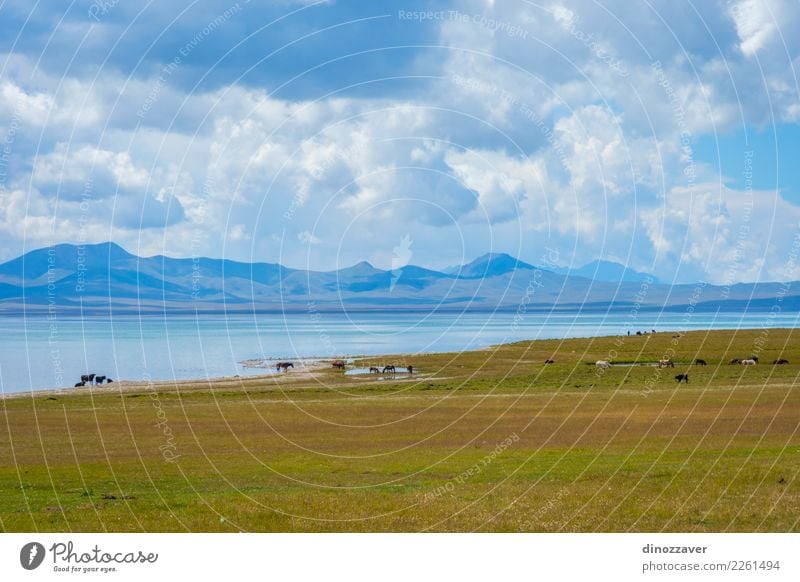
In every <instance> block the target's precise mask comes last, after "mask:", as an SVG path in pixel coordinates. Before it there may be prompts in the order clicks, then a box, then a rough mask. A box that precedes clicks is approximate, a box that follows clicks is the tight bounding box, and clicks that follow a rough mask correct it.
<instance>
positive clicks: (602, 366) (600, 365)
mask: <svg viewBox="0 0 800 582" xmlns="http://www.w3.org/2000/svg"><path fill="white" fill-rule="evenodd" d="M594 365H595V367H596V368H597V369H598V370H606V369H608V368H610V367H611V362H609V361H607V360H597V361H596V362H595V363H594Z"/></svg>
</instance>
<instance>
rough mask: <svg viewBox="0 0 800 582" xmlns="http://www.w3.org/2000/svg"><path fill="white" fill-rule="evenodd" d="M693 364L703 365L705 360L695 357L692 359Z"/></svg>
mask: <svg viewBox="0 0 800 582" xmlns="http://www.w3.org/2000/svg"><path fill="white" fill-rule="evenodd" d="M694 365H695V366H705V365H706V361H705V360H701V359H699V358H698V359H696V360H695V361H694Z"/></svg>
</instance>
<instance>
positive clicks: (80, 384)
mask: <svg viewBox="0 0 800 582" xmlns="http://www.w3.org/2000/svg"><path fill="white" fill-rule="evenodd" d="M81 386H86V382H83V381H81V382H77V383H76V384H75V386H74V387H75V388H80V387H81Z"/></svg>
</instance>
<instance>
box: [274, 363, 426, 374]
mask: <svg viewBox="0 0 800 582" xmlns="http://www.w3.org/2000/svg"><path fill="white" fill-rule="evenodd" d="M331 366H332V367H333V368H336V369H338V370H344V369H345V368H346V367H347V364H346V363H345V361H344V360H334V361H333V362H331ZM275 368H276V369H277V370H278V372H286V371H287V370H288V369H289V368H294V364H293V363H292V362H278V363H277V364H276V365H275ZM405 368H406V372H408V373H409V374H413V373H414V366H412V365H408V366H406V367H405ZM396 372H397V366H395V365H394V364H388V365H386V366H381V367H378V366H370V367H369V373H370V374H394V373H396Z"/></svg>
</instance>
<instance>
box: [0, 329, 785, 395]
mask: <svg viewBox="0 0 800 582" xmlns="http://www.w3.org/2000/svg"><path fill="white" fill-rule="evenodd" d="M787 329H795V328H791V327H774V328H755V327H754V328H739V329H736V330H735V331H736V332H752V331H765V330H766V331H770V330H787ZM691 331H692V332H701V333H710V332H716V331H726V330H724V329H693V330H691ZM727 331H733V330H727ZM682 333H685V332H684V331H679V330H662V331H660V332H655V333H652V332H647V333H642V334H641V335H635V334H633V335H620V334H609V335H588V336H573V337H569V338H563V339H562V340H560V341H575V340H578V341H580V340H586V341H592V342H593V341H604V340H612V339H619V338H623V339H624V338H627V339H632V338H642V337H645V338H649V337H656V336H669V335H671V334H672V335H673V337H675V336H674V334H682ZM554 339H557V338H540V339H523V340H514V341H509V342H504V343H499V344H491V345H487V346H483V347H475V348H472V349H468V350H462V352H467V353H478V352H487V351H489V352H491V351H496V350H501V349H503V348H507V347H510V346H513V345H515V344H519V343H531V344H536V343H537V342H548V341H553V340H554ZM557 341H558V340H557ZM454 353H459V352H455V351H452V350H445V351H438V352H437V351H432V352H418V353H396V352H387V353H385V354H360V355H344V356H338V357H337V356H330V357H322V356H310V357H302V358H294V359H293V358H291V357H277V356H276V357H266V358H253V359H247V360H242V361H240V362H238V364H239V365H240V366H241V367H242V368H244V369H245V370H251V371H252V370H261V369H263V370H271V369H272V363H273V362H275V363H277V362H279V361H287V362H288V361H290V362H292V363H294V364H295V368H294V369H292V371H291V372H281V373H279V372H276V371H271V372H270V373H264V374H235V375H221V376H210V377H192V378H175V379H171V380H155V379H154V380H149V381H147V380H125V379H122V380H114V381H113V382H112V383H110V384H109V383H106V384H102V385H97V386H95V385H90V386H84V387H76V388H75V387H62V388H41V389H32V390H22V391H18V392H3V393H0V400H11V399H18V398H26V397H31V398H34V397H41V396H43V397H59V396H72V395H74V396H86V395H95V394H97V395H99V394H110V393H137V392H139V393H140V392H142V391H147V390H156V391H157V390H159V389H177V390H180V388H189V389H191V390H192V391H197V390H201V391H202V390H209V391H213V390H214V389H217V388H226V387H233V386H241V387H245V388H246V387H247V386H248V385H253V384H259V385H263V383H264V382H266V381H272V382H273V383H274V384H275V386H280V385H281V384H284V383H285V382H286V381H292V382H302V381H304V380H315V379H317V378H318V376H319V375H320V373H321V372H322V371H324V370H328V369H330V367H331V363H332V362H333V361H335V360H339V359H341V360H344V361H346V362H347V363H348V364H350V363H353V362H355V361H359V360H365V359H370V358H374V359H376V360H378V359H380V360H387V359H392V358H394V359H398V358H408V357H412V358H423V357H429V356H445V355H448V354H454ZM380 365H383V364H380ZM654 365H657V362H656V361H653V362H644V363H630V362H618V366H619V367H631V366H654Z"/></svg>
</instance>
